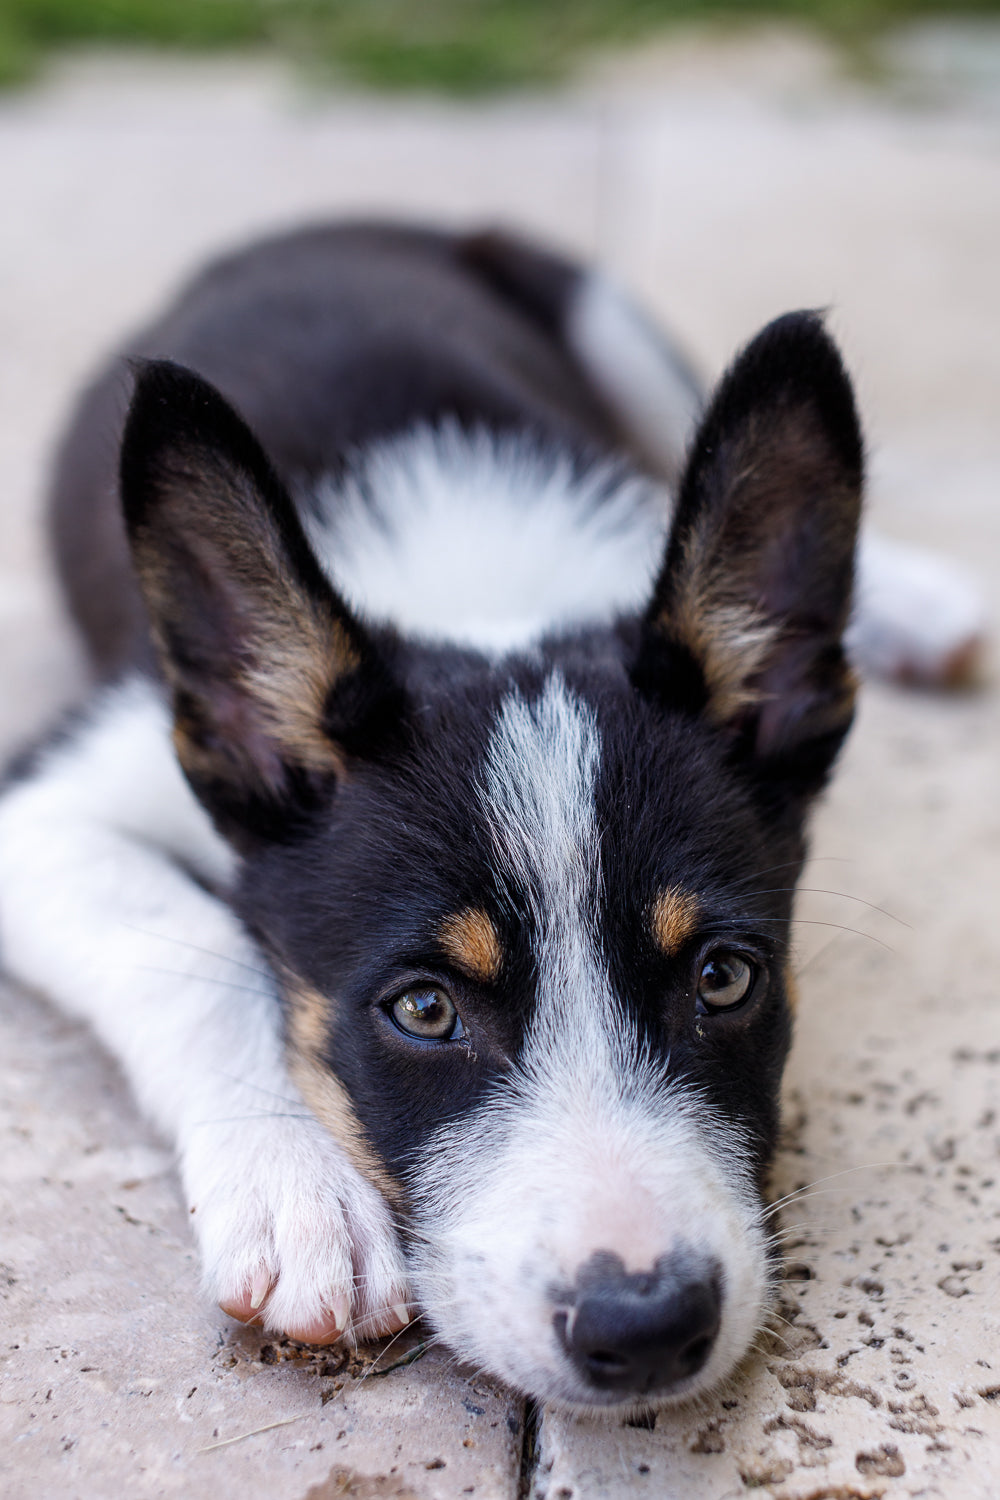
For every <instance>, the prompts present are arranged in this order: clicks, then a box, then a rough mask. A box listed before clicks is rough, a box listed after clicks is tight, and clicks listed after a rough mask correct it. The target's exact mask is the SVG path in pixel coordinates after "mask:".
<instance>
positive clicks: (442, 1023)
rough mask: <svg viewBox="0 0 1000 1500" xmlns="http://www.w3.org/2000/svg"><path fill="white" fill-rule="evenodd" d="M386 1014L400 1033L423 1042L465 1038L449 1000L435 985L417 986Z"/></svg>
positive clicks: (394, 1002) (457, 1015) (401, 997)
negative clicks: (402, 1032) (403, 1032)
mask: <svg viewBox="0 0 1000 1500" xmlns="http://www.w3.org/2000/svg"><path fill="white" fill-rule="evenodd" d="M389 1014H390V1016H391V1017H392V1019H393V1020H394V1021H395V1023H396V1025H397V1026H398V1027H399V1029H400V1031H405V1033H406V1035H407V1036H415V1037H419V1038H420V1039H421V1040H422V1041H427V1042H452V1041H455V1040H456V1039H457V1038H458V1037H460V1036H463V1035H464V1032H463V1029H462V1022H461V1019H460V1018H459V1014H458V1011H457V1010H456V1009H455V1006H454V1003H453V1002H452V999H451V997H450V996H449V995H447V994H446V993H445V991H444V990H439V989H437V988H436V987H435V986H434V985H429V984H428V985H420V986H419V987H415V988H414V989H412V990H407V991H406V992H405V993H404V994H402V995H399V996H397V998H396V999H395V1000H394V1001H393V1002H392V1004H391V1005H390V1006H389Z"/></svg>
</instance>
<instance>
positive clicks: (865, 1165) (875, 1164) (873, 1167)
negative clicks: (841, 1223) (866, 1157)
mask: <svg viewBox="0 0 1000 1500" xmlns="http://www.w3.org/2000/svg"><path fill="white" fill-rule="evenodd" d="M899 1165H900V1163H899V1162H897V1161H867V1162H860V1163H859V1164H858V1165H857V1166H855V1167H844V1168H842V1169H841V1171H839V1172H831V1173H830V1174H829V1175H828V1176H826V1177H817V1178H816V1179H815V1180H814V1181H813V1182H805V1183H803V1184H802V1186H801V1187H797V1188H793V1189H792V1191H791V1192H790V1193H785V1195H784V1196H783V1197H781V1198H776V1199H775V1200H774V1202H773V1203H768V1204H766V1205H765V1206H764V1208H763V1210H762V1213H761V1219H760V1221H759V1222H763V1220H764V1219H768V1218H770V1217H771V1216H772V1215H773V1214H775V1213H777V1212H778V1210H779V1209H780V1208H783V1207H784V1206H785V1204H786V1203H791V1202H793V1201H794V1200H795V1199H796V1198H801V1197H803V1195H805V1194H806V1193H808V1194H810V1195H812V1194H813V1193H814V1191H815V1189H817V1188H820V1187H822V1186H823V1183H824V1182H835V1181H836V1180H837V1178H838V1177H849V1176H850V1175H851V1174H852V1173H853V1172H880V1171H883V1170H884V1169H885V1168H886V1167H898V1166H899ZM829 1191H831V1192H837V1191H838V1189H836V1188H832V1189H829Z"/></svg>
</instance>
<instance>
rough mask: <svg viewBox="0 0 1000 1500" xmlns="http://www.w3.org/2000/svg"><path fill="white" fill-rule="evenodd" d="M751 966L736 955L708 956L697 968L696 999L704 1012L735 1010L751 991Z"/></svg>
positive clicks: (721, 952)
mask: <svg viewBox="0 0 1000 1500" xmlns="http://www.w3.org/2000/svg"><path fill="white" fill-rule="evenodd" d="M753 982H754V967H753V964H752V963H750V961H749V959H746V958H743V957H742V956H741V955H740V954H739V953H726V952H723V951H720V952H718V953H712V954H710V955H709V956H708V958H706V960H705V962H704V963H703V964H702V966H701V975H700V977H699V979H698V1000H699V1002H700V1004H701V1006H702V1008H703V1009H704V1010H706V1011H720V1010H735V1009H736V1007H737V1006H738V1005H742V1004H743V1001H744V1000H745V999H746V998H747V996H748V995H749V993H750V991H751V990H752V989H753Z"/></svg>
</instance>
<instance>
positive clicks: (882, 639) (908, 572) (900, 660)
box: [847, 529, 988, 687]
mask: <svg viewBox="0 0 1000 1500" xmlns="http://www.w3.org/2000/svg"><path fill="white" fill-rule="evenodd" d="M987 631H988V626H987V617H986V608H985V605H984V603H983V599H982V596H981V594H980V592H979V589H978V588H977V586H976V584H975V582H974V581H973V579H971V578H970V577H969V575H968V573H967V572H966V571H965V569H964V568H962V567H960V566H959V564H958V563H956V562H953V561H952V559H951V558H949V557H942V556H941V555H940V554H939V553H936V552H929V551H928V550H927V549H926V548H924V547H911V546H909V545H907V544H906V543H904V542H896V541H890V540H889V539H888V538H887V537H883V536H880V535H879V534H878V533H877V532H873V531H871V530H870V529H869V530H868V531H866V532H864V534H863V535H862V538H861V547H860V551H859V553H858V573H857V582H856V586H855V599H854V615H853V618H852V621H851V627H850V630H849V631H848V635H847V644H848V649H849V651H850V653H851V657H852V659H853V660H854V662H855V663H856V665H857V666H859V667H860V668H861V670H862V671H863V672H865V673H870V674H872V675H874V676H878V677H889V678H893V679H895V680H896V681H897V682H907V683H915V684H918V685H922V686H927V687H961V686H963V685H965V684H966V683H969V682H972V681H974V680H975V677H976V673H977V670H978V668H979V665H980V662H981V659H982V656H983V652H984V648H985V642H986V636H987Z"/></svg>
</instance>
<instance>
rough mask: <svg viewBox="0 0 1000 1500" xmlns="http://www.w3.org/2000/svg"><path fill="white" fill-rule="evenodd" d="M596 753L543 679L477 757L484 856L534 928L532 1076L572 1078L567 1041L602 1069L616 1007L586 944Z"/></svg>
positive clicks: (572, 704)
mask: <svg viewBox="0 0 1000 1500" xmlns="http://www.w3.org/2000/svg"><path fill="white" fill-rule="evenodd" d="M599 755H600V739H599V735H598V731H597V724H596V720H595V716H594V712H593V710H592V709H591V708H590V707H589V706H588V705H587V704H584V703H582V702H580V700H579V699H577V698H576V697H574V695H573V694H572V693H571V692H570V691H569V689H568V688H567V686H566V684H565V682H564V681H563V678H562V677H561V675H560V674H559V673H558V672H553V673H552V674H551V676H550V677H549V678H548V680H547V681H546V684H545V687H544V689H543V691H542V693H541V694H540V696H539V697H538V698H537V700H535V701H534V702H532V703H529V702H527V701H526V700H525V699H524V698H523V697H522V696H521V695H520V694H512V695H511V696H510V697H509V698H508V699H507V700H506V701H505V703H504V704H503V707H502V709H501V711H500V715H499V717H498V720H497V725H496V728H495V730H494V733H493V736H492V739H491V741H490V746H489V753H488V756H487V764H486V774H485V784H484V786H483V789H482V790H483V799H484V802H485V805H486V812H487V817H488V818H489V822H490V827H491V831H492V834H493V842H494V848H495V851H496V854H497V858H498V862H499V864H500V866H501V869H502V871H503V872H504V873H505V874H506V875H507V877H508V879H510V880H511V881H512V883H513V885H514V886H515V889H520V890H522V891H524V892H525V894H526V895H527V898H528V903H529V907H530V910H531V915H532V918H533V921H534V925H535V932H536V944H537V951H536V954H535V958H536V963H537V970H538V990H537V1000H536V1008H535V1018H534V1022H533V1025H532V1033H531V1037H530V1038H529V1044H528V1048H527V1056H526V1059H525V1061H526V1065H527V1068H528V1070H529V1071H530V1072H532V1073H533V1074H535V1075H536V1078H537V1075H538V1073H539V1071H542V1072H544V1073H548V1074H550V1075H551V1073H552V1070H553V1068H554V1067H557V1069H558V1071H559V1072H560V1073H566V1072H568V1071H575V1072H577V1075H578V1073H579V1062H580V1058H579V1056H578V1052H579V1050H580V1049H579V1048H578V1047H576V1046H573V1047H567V1042H568V1041H569V1039H571V1038H573V1039H580V1040H582V1039H584V1038H586V1039H587V1041H588V1042H589V1043H590V1045H591V1049H592V1048H593V1046H594V1045H595V1044H596V1045H597V1046H598V1049H599V1051H600V1053H601V1054H602V1058H603V1060H604V1062H605V1065H606V1064H607V1062H608V1061H609V1059H608V1057H607V1052H608V1043H609V1041H610V1034H609V1028H613V1027H614V1025H615V1021H614V1014H615V1011H616V1007H615V1005H614V1002H613V999H612V996H611V991H610V986H609V983H608V979H607V975H606V973H605V969H604V965H603V963H602V962H601V960H600V958H599V955H598V946H597V938H596V925H597V924H596V916H597V912H596V907H597V900H598V893H599V889H600V864H599V862H600V837H599V833H598V829H597V819H596V814H595V809H594V784H595V781H596V777H597V766H598V760H599ZM556 1027H558V1030H559V1044H558V1048H557V1049H555V1050H554V1049H553V1041H554V1031H555V1029H556ZM568 1053H569V1054H570V1055H567V1054H568ZM591 1057H592V1059H593V1053H592V1051H591ZM588 1072H591V1075H592V1070H589V1069H588Z"/></svg>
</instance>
